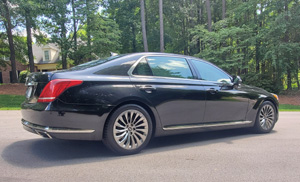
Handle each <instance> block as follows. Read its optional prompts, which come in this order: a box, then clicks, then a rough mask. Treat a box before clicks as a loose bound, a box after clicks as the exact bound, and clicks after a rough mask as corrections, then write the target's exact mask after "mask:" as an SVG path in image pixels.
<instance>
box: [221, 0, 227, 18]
mask: <svg viewBox="0 0 300 182" xmlns="http://www.w3.org/2000/svg"><path fill="white" fill-rule="evenodd" d="M225 14H226V0H222V19H223V20H224V19H225Z"/></svg>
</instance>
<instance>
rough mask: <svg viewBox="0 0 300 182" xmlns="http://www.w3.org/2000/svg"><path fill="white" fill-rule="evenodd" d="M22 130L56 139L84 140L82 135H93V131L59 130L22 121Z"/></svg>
mask: <svg viewBox="0 0 300 182" xmlns="http://www.w3.org/2000/svg"><path fill="white" fill-rule="evenodd" d="M22 124H23V128H24V129H25V130H27V131H29V132H31V133H35V134H38V135H40V136H42V137H45V138H58V139H84V138H85V137H84V135H93V133H94V132H95V130H84V129H72V128H59V127H49V126H41V125H37V124H33V123H30V122H29V121H26V120H24V119H22Z"/></svg>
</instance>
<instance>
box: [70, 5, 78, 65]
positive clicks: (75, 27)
mask: <svg viewBox="0 0 300 182" xmlns="http://www.w3.org/2000/svg"><path fill="white" fill-rule="evenodd" d="M71 3H72V13H73V31H74V35H73V38H74V51H75V52H76V51H77V22H76V18H75V16H76V12H75V5H74V0H72V2H71ZM74 59H75V60H74V61H75V64H76V65H77V64H78V58H77V57H76V56H75V57H74Z"/></svg>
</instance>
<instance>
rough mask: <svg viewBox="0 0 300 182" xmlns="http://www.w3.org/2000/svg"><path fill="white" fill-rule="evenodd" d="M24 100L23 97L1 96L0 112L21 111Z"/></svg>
mask: <svg viewBox="0 0 300 182" xmlns="http://www.w3.org/2000/svg"><path fill="white" fill-rule="evenodd" d="M24 100H25V96H23V95H0V110H20V109H21V103H22V102H24Z"/></svg>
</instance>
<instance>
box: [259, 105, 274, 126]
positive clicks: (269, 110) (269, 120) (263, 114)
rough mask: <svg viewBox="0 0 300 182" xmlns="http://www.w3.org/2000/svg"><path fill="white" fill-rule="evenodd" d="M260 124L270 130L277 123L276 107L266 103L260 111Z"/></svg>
mask: <svg viewBox="0 0 300 182" xmlns="http://www.w3.org/2000/svg"><path fill="white" fill-rule="evenodd" d="M259 124H260V126H261V128H262V129H264V130H269V129H271V128H272V127H273V125H274V124H275V111H274V108H273V107H272V106H271V105H269V104H266V105H264V106H263V107H262V108H261V110H260V112H259Z"/></svg>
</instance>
